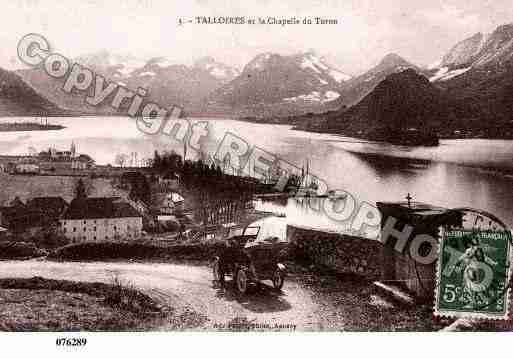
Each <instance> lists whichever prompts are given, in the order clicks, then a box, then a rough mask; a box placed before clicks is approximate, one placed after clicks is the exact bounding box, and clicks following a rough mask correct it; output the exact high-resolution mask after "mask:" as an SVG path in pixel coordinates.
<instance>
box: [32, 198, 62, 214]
mask: <svg viewBox="0 0 513 359" xmlns="http://www.w3.org/2000/svg"><path fill="white" fill-rule="evenodd" d="M67 206H68V202H66V201H65V200H64V199H63V198H62V197H35V198H32V199H31V200H30V201H28V202H27V207H30V208H33V209H40V210H43V211H55V212H61V211H62V210H64V209H65V208H66V207H67Z"/></svg>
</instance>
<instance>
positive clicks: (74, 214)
mask: <svg viewBox="0 0 513 359" xmlns="http://www.w3.org/2000/svg"><path fill="white" fill-rule="evenodd" d="M134 217H142V216H141V214H140V213H139V212H137V210H135V209H134V208H133V207H132V206H131V205H130V204H128V203H126V202H123V201H122V200H120V199H119V198H117V197H110V198H109V197H96V198H94V197H93V198H86V199H74V200H73V201H72V202H71V204H70V206H69V208H68V210H67V211H66V213H65V214H64V217H63V219H102V218H134Z"/></svg>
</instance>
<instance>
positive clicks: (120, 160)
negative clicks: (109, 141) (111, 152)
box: [114, 153, 128, 167]
mask: <svg viewBox="0 0 513 359" xmlns="http://www.w3.org/2000/svg"><path fill="white" fill-rule="evenodd" d="M127 161H128V156H127V155H125V154H124V153H119V154H117V155H116V158H115V159H114V163H115V164H117V165H118V166H119V167H125V164H126V162H127Z"/></svg>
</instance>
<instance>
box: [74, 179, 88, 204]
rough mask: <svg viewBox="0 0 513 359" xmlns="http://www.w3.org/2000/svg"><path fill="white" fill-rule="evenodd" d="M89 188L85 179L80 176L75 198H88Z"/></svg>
mask: <svg viewBox="0 0 513 359" xmlns="http://www.w3.org/2000/svg"><path fill="white" fill-rule="evenodd" d="M86 198H87V189H86V186H85V183H84V181H83V180H82V178H80V179H79V180H78V181H77V183H76V185H75V199H86Z"/></svg>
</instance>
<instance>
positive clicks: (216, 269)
mask: <svg viewBox="0 0 513 359" xmlns="http://www.w3.org/2000/svg"><path fill="white" fill-rule="evenodd" d="M212 271H213V274H214V281H216V282H217V283H219V284H221V285H223V284H224V272H223V270H222V269H221V263H220V261H219V259H216V261H215V262H214V266H213V269H212Z"/></svg>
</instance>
